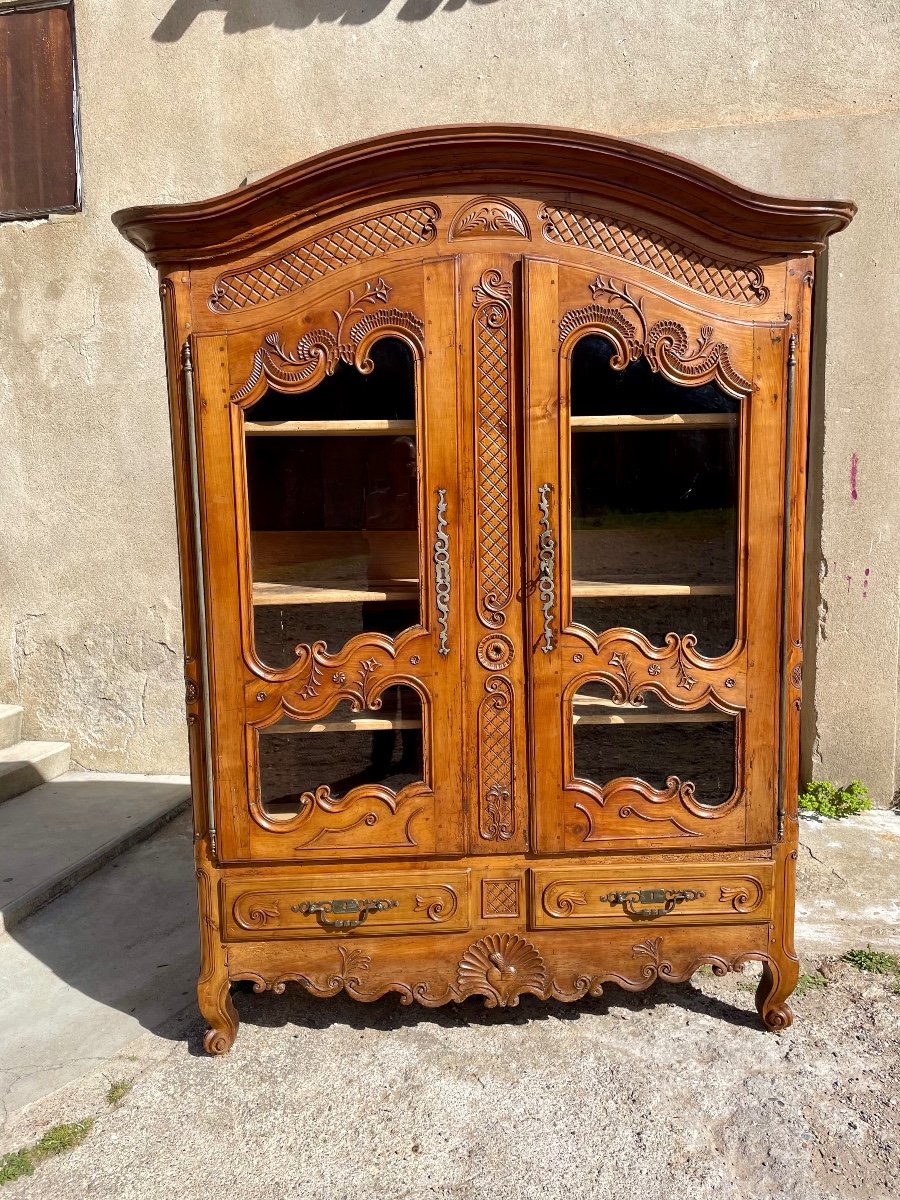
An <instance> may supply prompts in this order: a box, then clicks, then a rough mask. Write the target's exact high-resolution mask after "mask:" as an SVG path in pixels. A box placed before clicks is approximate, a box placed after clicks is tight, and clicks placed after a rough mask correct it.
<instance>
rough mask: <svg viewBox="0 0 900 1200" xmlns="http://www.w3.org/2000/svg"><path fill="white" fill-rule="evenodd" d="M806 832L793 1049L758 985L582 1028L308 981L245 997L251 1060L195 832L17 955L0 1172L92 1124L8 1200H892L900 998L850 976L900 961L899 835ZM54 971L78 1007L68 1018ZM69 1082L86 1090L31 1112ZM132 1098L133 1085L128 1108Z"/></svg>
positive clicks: (541, 1009) (146, 851)
mask: <svg viewBox="0 0 900 1200" xmlns="http://www.w3.org/2000/svg"><path fill="white" fill-rule="evenodd" d="M166 838H169V839H172V840H171V841H170V842H168V843H166V844H163V839H166ZM179 839H181V841H179ZM801 839H802V844H803V850H802V852H801V855H800V859H799V872H800V898H799V916H798V949H799V951H800V954H801V958H802V960H803V968H804V970H805V971H806V972H807V973H808V974H810V975H812V976H813V977H814V978H815V980H818V981H820V982H810V981H809V980H807V981H806V984H805V989H804V990H803V993H802V994H801V995H798V996H797V997H796V998H795V1001H794V1008H795V1024H794V1026H793V1028H792V1029H791V1030H790V1031H789V1032H787V1033H785V1034H783V1035H780V1036H775V1035H772V1034H765V1033H763V1032H762V1031H761V1030H760V1029H759V1028H758V1027H757V1023H756V1016H755V1012H754V1009H753V990H754V986H755V982H754V979H753V978H752V977H751V975H750V973H749V971H748V974H747V975H746V976H740V975H736V976H727V977H726V978H724V979H716V978H715V977H714V976H712V975H711V974H705V973H701V974H699V975H698V976H697V977H696V978H695V980H694V981H693V982H692V983H690V984H682V985H677V986H670V985H658V986H656V987H655V988H654V989H653V990H651V991H650V992H647V993H643V994H638V995H630V994H624V993H622V992H620V991H618V990H617V989H616V988H614V987H610V988H609V989H608V990H607V993H606V994H605V995H604V996H603V997H601V998H600V999H599V1000H596V1001H587V1002H582V1003H581V1004H579V1005H575V1006H571V1007H570V1006H565V1005H557V1004H549V1005H542V1004H539V1003H538V1002H536V1001H532V1000H531V999H530V998H529V997H525V998H524V999H523V1001H522V1004H521V1006H520V1008H519V1009H516V1010H512V1011H508V1012H493V1013H492V1012H486V1011H485V1010H484V1009H483V1008H482V1007H480V1005H479V1004H478V1002H473V1003H470V1004H467V1005H465V1006H463V1007H462V1008H461V1009H458V1010H457V1009H449V1010H422V1009H418V1008H412V1009H407V1008H401V1007H400V1006H399V1005H398V1004H397V1003H396V1001H395V1000H393V999H386V1000H384V1001H381V1002H379V1003H377V1004H375V1005H372V1006H361V1005H356V1004H354V1003H352V1002H350V1001H347V1000H342V999H337V1000H334V1001H324V1002H323V1001H316V1000H313V999H311V998H309V997H308V996H306V994H305V993H303V992H300V991H297V990H293V991H292V989H291V988H290V987H289V988H288V991H287V992H286V993H285V995H284V996H281V997H278V996H273V995H271V994H268V993H267V994H264V995H262V996H255V995H253V994H252V993H250V992H247V993H241V994H240V995H238V997H237V1004H238V1007H239V1009H240V1011H241V1014H242V1026H241V1030H240V1033H239V1035H238V1039H237V1042H236V1044H235V1047H234V1049H233V1050H232V1052H231V1054H230V1055H229V1056H228V1057H227V1058H224V1059H210V1058H207V1057H206V1056H204V1055H203V1054H202V1052H201V1050H200V1035H201V1032H202V1024H201V1022H200V1021H199V1019H198V1018H197V1017H196V1014H195V1012H194V1010H193V1007H192V1005H190V1004H188V1006H187V1007H185V1004H184V1001H185V999H186V998H187V999H188V1000H189V999H190V996H188V997H185V995H184V993H185V991H187V992H190V991H191V990H192V986H193V974H194V970H195V965H194V953H195V952H194V950H193V939H194V937H195V934H194V929H193V920H194V918H193V907H192V906H193V895H192V888H193V876H192V872H191V871H190V865H189V861H187V860H188V859H189V839H188V837H187V832H186V830H185V828H184V826H183V822H181V821H180V820H179V821H177V822H173V824H172V825H171V826H169V827H168V828H167V829H166V830H164V831H162V832H161V833H160V834H157V835H156V836H155V837H154V838H153V839H151V841H149V842H147V843H145V844H144V845H143V846H141V847H138V848H136V849H135V850H133V851H130V852H129V853H128V854H126V855H123V856H122V858H121V859H120V860H118V866H117V867H116V865H115V864H114V865H113V866H111V867H107V868H105V869H104V870H103V871H102V872H100V873H99V874H98V875H96V876H94V877H93V878H92V880H90V881H88V882H86V883H85V884H82V885H81V886H80V887H79V888H78V889H76V891H75V892H74V893H72V894H71V895H70V896H68V897H64V898H63V899H62V900H59V901H56V902H55V903H54V905H53V906H51V907H50V908H49V909H46V910H44V912H43V913H39V914H37V915H36V916H35V917H32V918H31V919H30V920H29V921H26V922H24V923H23V925H22V926H20V927H19V928H18V929H17V930H14V931H13V932H14V933H15V934H17V935H18V937H19V938H20V939H21V940H20V941H19V942H18V943H17V944H14V946H13V944H12V942H11V938H9V939H7V940H6V941H4V942H3V943H0V978H5V979H7V980H9V978H10V977H9V975H8V974H7V975H4V974H3V972H4V970H5V969H8V963H7V956H8V955H11V954H12V953H13V949H14V950H15V952H16V953H18V954H19V958H18V959H17V962H18V967H19V974H18V976H17V979H18V991H19V992H20V993H21V994H22V996H23V997H25V998H26V999H25V1000H23V1001H22V1005H23V1007H22V1009H20V1011H19V1014H17V1017H18V1019H19V1021H20V1022H21V1028H22V1030H23V1034H22V1038H21V1042H20V1043H19V1044H20V1047H21V1049H20V1051H19V1052H18V1057H17V1058H16V1060H15V1062H14V1063H13V1064H12V1066H13V1073H14V1074H15V1075H16V1082H15V1084H14V1086H13V1088H12V1090H11V1091H9V1090H8V1095H7V1102H8V1104H9V1107H10V1112H9V1114H8V1116H7V1118H6V1123H5V1126H4V1128H3V1130H2V1133H0V1154H2V1153H3V1152H5V1151H7V1150H10V1149H13V1148H15V1147H17V1146H19V1145H22V1144H25V1143H27V1142H29V1141H31V1140H34V1139H35V1138H37V1137H39V1136H40V1133H41V1132H42V1130H44V1129H46V1128H47V1126H48V1125H50V1124H52V1123H54V1122H56V1121H62V1120H69V1121H71V1120H76V1119H78V1118H80V1117H83V1116H88V1115H95V1116H96V1117H97V1122H96V1125H95V1126H94V1128H93V1130H92V1131H91V1133H90V1134H89V1136H88V1138H87V1139H86V1141H85V1142H84V1143H83V1144H82V1145H81V1146H80V1147H78V1148H77V1149H75V1150H74V1151H72V1152H71V1153H69V1154H68V1155H65V1156H62V1157H60V1158H58V1159H55V1160H52V1161H49V1162H47V1163H45V1164H44V1165H43V1166H40V1167H39V1168H38V1170H37V1172H36V1174H35V1175H34V1176H32V1177H30V1178H26V1179H22V1180H20V1181H18V1182H15V1183H11V1184H7V1185H6V1187H5V1188H4V1190H3V1200H16V1198H19V1197H23V1198H24V1197H29V1198H31V1197H40V1198H41V1200H79V1198H81V1197H103V1198H105V1197H110V1198H111V1197H116V1198H117V1200H131V1198H135V1200H138V1198H140V1200H145V1198H146V1200H169V1198H170V1197H171V1198H172V1200H176V1198H177V1200H205V1198H206V1197H210V1200H211V1198H212V1197H216V1200H219V1198H220V1197H222V1196H226V1195H227V1196H230V1197H235V1198H236V1200H242V1198H243V1197H247V1198H250V1197H252V1198H253V1200H256V1198H260V1200H266V1198H269V1197H271V1198H272V1200H274V1198H276V1197H278V1198H282V1197H285V1198H287V1197H290V1198H297V1200H307V1198H309V1200H312V1198H314V1197H315V1198H316V1200H319V1198H320V1197H327V1198H328V1200H345V1198H346V1200H350V1198H351V1197H353V1198H354V1200H419V1198H422V1200H425V1198H431V1197H436V1198H437V1197H440V1198H444V1197H446V1198H448V1200H451V1198H452V1200H480V1198H481V1197H490V1198H491V1200H507V1198H508V1200H519V1198H524V1200H531V1198H532V1197H541V1200H556V1198H557V1197H559V1198H561V1200H562V1198H563V1197H564V1198H565V1200H605V1197H607V1196H608V1197H613V1196H615V1197H616V1200H620V1197H622V1196H628V1195H629V1194H635V1193H639V1194H640V1195H642V1196H646V1197H650V1198H655V1197H658V1196H663V1195H667V1196H672V1197H673V1198H680V1197H681V1196H688V1195H690V1196H691V1197H692V1198H694V1200H706V1198H707V1197H709V1198H710V1200H713V1198H715V1200H723V1198H724V1197H728V1200H769V1198H772V1200H832V1198H834V1200H837V1198H840V1200H845V1198H853V1200H856V1198H858V1200H887V1198H888V1197H892V1198H893V1197H895V1196H896V1195H897V1194H898V1192H900V990H898V988H900V984H898V982H897V980H896V979H895V978H894V977H892V976H887V975H885V976H881V975H872V974H865V973H860V972H858V971H856V970H854V968H852V967H851V966H849V965H847V964H845V963H843V962H840V961H839V960H838V959H837V957H836V956H837V955H838V954H840V953H841V952H842V951H843V950H846V949H848V948H851V947H854V946H864V945H865V944H866V943H867V942H871V943H872V945H873V946H875V947H876V948H878V949H892V950H893V951H894V952H895V953H896V952H898V951H900V920H898V916H900V904H898V898H900V815H898V814H895V813H873V814H868V815H867V816H865V817H861V818H856V819H854V820H851V821H848V822H842V823H840V824H836V823H833V822H828V823H822V824H816V823H813V822H809V821H804V822H802V825H801ZM157 844H158V846H159V858H158V859H157V860H156V866H157V868H158V870H159V876H158V879H157V880H156V884H155V887H156V892H157V895H156V900H155V903H149V908H148V911H147V912H146V913H145V914H144V916H143V918H142V920H141V923H139V924H138V926H136V927H135V926H133V925H132V921H133V920H135V919H136V917H135V913H134V911H133V908H129V907H128V904H129V902H128V896H129V895H131V894H133V892H134V894H136V893H140V892H141V889H142V888H143V892H142V893H141V897H142V898H141V901H140V902H141V904H142V905H147V904H148V898H149V896H150V893H151V892H152V890H153V887H154V882H153V877H154V869H152V866H151V859H150V858H149V857H148V855H151V854H152V853H153V847H154V845H157ZM182 859H185V861H184V862H183V863H182V862H181V860H182ZM166 864H169V865H168V866H166ZM179 871H180V872H181V873H180V874H179ZM116 872H118V873H117V874H116ZM130 880H133V881H134V883H135V888H134V889H132V888H131V887H129V886H128V883H129V881H130ZM91 886H93V887H95V888H98V889H101V890H100V891H97V892H95V893H94V895H93V898H92V899H91V900H90V904H89V905H88V906H87V907H89V908H94V909H96V906H97V905H98V903H99V902H100V900H101V899H102V896H103V892H102V889H103V888H104V887H107V888H109V889H112V890H111V891H110V892H109V893H108V895H109V897H110V898H111V899H112V904H110V903H109V902H107V904H106V906H105V907H106V911H107V912H109V913H111V914H114V917H113V916H110V917H108V918H107V923H108V926H109V928H108V930H107V933H106V935H105V937H104V940H102V941H101V942H97V941H96V939H97V936H98V930H97V928H96V926H94V927H91V926H89V925H88V926H87V927H79V925H78V922H79V920H80V919H82V920H83V919H84V913H85V910H84V909H83V908H79V907H78V905H77V901H78V897H79V893H81V892H83V891H84V889H87V888H88V887H91ZM135 903H137V901H135ZM67 904H68V905H69V908H68V909H66V908H64V907H63V906H65V905H67ZM41 921H43V922H45V926H44V927H43V933H42V935H41V936H37V935H34V934H31V933H30V932H29V931H30V930H32V929H33V928H34V927H35V926H38V923H40V922H41ZM54 927H55V928H56V930H57V933H56V935H55V937H53V938H51V936H50V929H51V928H54ZM154 930H160V931H164V932H162V933H161V935H157V934H156V933H155V932H154ZM26 935H28V936H26ZM188 935H190V936H188ZM117 937H118V939H119V946H118V947H117V945H116V939H117ZM29 938H30V940H29ZM67 938H68V939H70V940H71V941H72V942H73V943H79V939H80V943H79V949H80V951H81V953H82V955H90V956H91V957H92V958H93V959H95V960H97V964H96V966H95V967H94V968H92V969H91V972H89V977H88V978H85V976H84V975H81V976H79V975H78V973H77V971H74V970H73V968H72V967H71V963H72V961H73V960H74V958H75V955H74V947H73V949H72V951H71V952H70V955H69V957H68V958H67V956H66V955H65V954H62V953H59V952H58V950H57V952H56V956H55V957H54V956H53V955H51V953H50V950H49V949H48V942H49V943H53V944H54V945H56V946H57V947H59V945H61V944H62V943H64V942H65V941H66V939H67ZM98 945H100V946H101V951H100V953H98V952H97V946H98ZM189 945H190V949H189V950H188V946H189ZM41 955H44V956H45V957H44V959H42V958H41V957H40V956H41ZM29 957H31V958H32V959H33V962H32V964H31V965H30V966H29V963H28V958H29ZM160 964H163V965H160ZM67 972H69V974H68V978H67ZM54 975H56V976H57V978H61V979H62V980H63V981H64V983H67V984H68V988H66V987H60V988H59V989H58V990H57V992H56V994H55V997H52V998H51V999H50V1000H48V999H47V998H46V997H45V996H44V995H43V994H42V993H43V992H45V991H47V989H49V988H51V987H52V986H54V985H53V983H52V979H53V976H54ZM113 979H117V980H118V983H117V984H115V985H113V984H112V983H111V982H110V981H111V980H113ZM82 989H84V990H82ZM28 998H30V1000H31V1006H33V1009H32V1011H33V1013H37V1014H38V1017H37V1019H34V1018H33V1017H32V1016H31V1015H30V1014H29V1012H28V1009H29V1007H31V1006H30V1005H29V1004H28V1003H27V999H28ZM129 1006H130V1008H132V1009H133V1010H134V1011H133V1012H132V1011H126V1010H127V1009H129ZM54 1009H55V1011H56V1013H57V1019H56V1021H55V1023H54V1020H53V1016H52V1012H51V1010H54ZM164 1010H168V1012H169V1015H168V1017H166V1018H165V1019H164V1020H163V1013H164ZM3 1011H4V1014H5V1013H7V1012H8V1011H9V1010H8V1009H7V1008H6V1004H5V1003H4V1007H3ZM160 1020H162V1024H161V1025H158V1026H157V1027H156V1029H155V1031H154V1032H144V1033H141V1034H140V1036H138V1037H136V1038H135V1037H133V1036H130V1035H133V1034H134V1032H136V1031H137V1030H138V1029H139V1023H142V1024H144V1025H145V1026H153V1025H154V1023H156V1022H158V1021H160ZM3 1024H4V1025H5V1024H6V1016H5V1015H4V1018H3ZM107 1027H109V1029H114V1030H117V1032H115V1034H114V1035H110V1034H109V1032H108V1030H107ZM4 1036H5V1035H4ZM6 1045H7V1046H8V1045H9V1043H8V1042H7V1043H6ZM2 1049H3V1043H2V1042H0V1050H2ZM48 1056H55V1062H56V1067H57V1069H58V1070H60V1071H62V1072H63V1074H62V1075H56V1076H53V1075H52V1072H48V1067H52V1066H53V1063H52V1062H48V1061H46V1060H47V1059H48ZM29 1063H32V1064H33V1065H32V1066H29ZM66 1064H68V1072H69V1075H68V1077H69V1082H67V1083H66V1084H65V1086H63V1087H61V1088H58V1089H57V1090H56V1091H53V1092H51V1093H49V1094H46V1095H43V1096H42V1097H41V1098H40V1099H37V1100H35V1101H34V1102H32V1103H30V1104H27V1106H25V1107H16V1106H17V1104H19V1103H20V1102H21V1101H22V1098H23V1097H26V1096H28V1095H29V1094H33V1093H34V1092H35V1091H41V1090H45V1091H46V1089H47V1088H48V1086H50V1084H51V1083H53V1082H54V1081H56V1082H59V1080H60V1079H61V1078H63V1077H64V1075H65V1071H64V1068H65V1067H66ZM6 1065H7V1064H6V1062H5V1061H4V1062H3V1066H4V1067H5V1066H6ZM29 1072H31V1074H29ZM76 1076H77V1077H76ZM120 1079H125V1080H128V1081H130V1082H132V1083H133V1087H132V1089H131V1091H130V1092H129V1094H128V1095H127V1096H126V1097H125V1099H124V1100H122V1101H121V1103H120V1104H119V1105H118V1106H110V1105H109V1104H108V1103H107V1102H106V1100H105V1094H106V1092H107V1089H108V1088H109V1086H110V1083H111V1082H113V1081H116V1080H120ZM29 1080H31V1081H32V1082H31V1084H30V1085H29ZM38 1080H40V1082H38Z"/></svg>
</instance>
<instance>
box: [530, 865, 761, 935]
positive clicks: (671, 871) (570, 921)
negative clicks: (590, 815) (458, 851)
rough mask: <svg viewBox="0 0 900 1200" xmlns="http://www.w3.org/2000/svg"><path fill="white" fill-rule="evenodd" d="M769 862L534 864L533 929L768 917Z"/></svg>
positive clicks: (531, 903)
mask: <svg viewBox="0 0 900 1200" xmlns="http://www.w3.org/2000/svg"><path fill="white" fill-rule="evenodd" d="M773 872H774V867H773V864H772V863H762V862H757V863H753V864H752V866H745V865H743V864H739V863H735V864H731V863H729V864H727V865H721V866H719V865H716V864H715V863H713V864H709V865H707V864H703V865H702V866H700V865H696V864H695V865H690V864H688V863H679V864H678V866H668V867H666V866H658V867H634V866H629V867H622V868H620V869H618V870H617V869H614V868H601V869H599V870H598V869H593V870H592V869H590V868H584V867H583V868H581V869H572V870H558V869H552V868H547V869H536V870H532V871H531V872H530V888H529V894H530V925H531V928H532V929H559V928H561V927H563V926H568V927H569V928H571V929H587V928H591V927H595V928H596V927H600V926H616V925H634V924H661V925H674V924H677V925H685V924H688V925H689V924H692V923H696V924H706V925H709V924H712V923H713V922H717V921H729V922H731V921H754V922H757V921H768V920H769V918H770V916H771V913H772V883H773Z"/></svg>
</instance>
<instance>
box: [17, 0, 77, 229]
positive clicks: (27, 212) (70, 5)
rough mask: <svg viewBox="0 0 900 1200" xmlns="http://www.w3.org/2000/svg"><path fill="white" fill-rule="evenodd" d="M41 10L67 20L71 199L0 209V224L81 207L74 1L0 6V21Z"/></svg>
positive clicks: (27, 0) (30, 1)
mask: <svg viewBox="0 0 900 1200" xmlns="http://www.w3.org/2000/svg"><path fill="white" fill-rule="evenodd" d="M44 8H64V9H66V10H67V14H68V18H69V35H70V41H71V45H72V136H73V151H74V157H75V199H74V201H73V202H72V203H71V204H60V205H56V206H53V207H51V208H26V209H21V210H13V209H4V208H0V222H3V221H39V220H46V218H47V217H50V216H54V215H56V214H61V213H80V212H82V211H83V208H84V197H83V192H82V170H81V106H80V103H79V94H80V89H79V86H78V46H77V40H76V35H75V0H18V3H14V4H4V5H0V20H2V19H3V18H4V17H7V16H10V15H14V14H15V13H23V12H37V11H38V10H40V9H44Z"/></svg>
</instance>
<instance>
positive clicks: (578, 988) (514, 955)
mask: <svg viewBox="0 0 900 1200" xmlns="http://www.w3.org/2000/svg"><path fill="white" fill-rule="evenodd" d="M336 949H337V952H338V955H339V957H340V962H339V964H338V966H337V969H336V970H335V972H334V973H333V974H327V973H326V974H323V975H321V976H317V977H311V976H308V975H303V974H301V973H300V972H293V971H292V972H285V973H282V974H278V975H276V976H274V977H267V976H264V975H260V974H259V973H258V972H256V971H237V972H235V973H234V974H232V975H231V979H232V980H236V979H248V980H251V981H252V983H253V990H254V991H255V992H264V991H267V990H271V991H273V992H275V993H276V994H281V993H282V992H283V991H284V989H285V986H286V984H287V983H289V982H294V983H299V984H300V986H301V987H304V988H306V990H307V991H308V992H310V993H311V994H312V995H313V996H317V997H320V998H322V999H330V998H331V997H333V996H336V995H337V994H338V992H340V991H346V993H347V995H348V996H350V997H351V998H352V999H354V1000H360V1001H363V1002H364V1003H371V1002H373V1001H375V1000H380V999H381V998H382V997H383V996H386V995H388V994H389V993H391V992H393V993H395V994H397V995H399V997H400V1002H401V1004H412V1003H414V1002H415V1003H418V1004H421V1005H424V1006H425V1007H426V1008H438V1007H440V1006H441V1005H444V1004H449V1003H455V1004H460V1003H462V1002H463V1001H464V1000H468V999H470V998H471V997H473V996H481V997H483V998H484V1004H485V1008H515V1007H516V1006H517V1005H518V1003H519V1000H520V998H521V997H522V996H523V995H531V996H535V997H537V998H538V999H540V1000H550V999H553V1000H562V1001H564V1002H566V1003H571V1002H572V1001H575V1000H581V999H583V998H584V997H585V996H593V997H596V996H600V995H602V993H603V984H604V983H616V984H618V985H619V987H622V988H625V989H626V990H627V991H629V992H639V991H643V990H644V989H645V988H648V987H650V985H651V984H653V983H656V982H657V980H666V981H668V982H670V983H678V982H682V981H684V980H687V979H690V978H691V976H692V975H694V974H695V973H696V972H697V971H698V970H699V969H700V967H702V966H709V967H711V968H712V971H713V974H714V975H719V976H721V975H727V974H728V972H729V971H741V970H742V969H743V967H744V966H745V965H746V964H747V963H748V962H752V961H757V962H763V963H765V964H769V965H771V964H772V959H771V958H770V957H769V956H768V955H766V954H762V953H760V952H758V951H750V952H743V953H740V954H737V955H734V956H725V955H720V954H701V955H696V956H690V957H688V956H686V955H685V954H684V953H683V952H682V953H681V954H679V955H678V956H677V957H678V958H679V959H680V960H681V961H679V962H678V963H675V962H674V961H672V959H674V958H675V957H676V956H675V955H673V956H672V959H670V958H668V957H663V938H662V937H653V938H647V939H646V940H645V941H642V942H638V943H637V944H636V945H635V946H633V947H632V957H633V958H634V959H635V960H636V975H630V974H623V973H621V972H618V971H609V970H603V971H601V972H599V973H597V974H589V973H588V972H584V973H582V974H577V973H573V972H571V971H566V972H563V974H562V976H559V975H557V974H556V972H555V967H554V965H553V964H552V963H548V962H547V960H546V959H545V958H544V955H543V954H542V953H541V950H540V949H539V948H538V947H537V946H535V945H534V944H533V943H532V942H530V941H529V940H528V939H527V938H524V937H522V936H521V935H520V934H517V933H490V934H486V935H485V936H484V937H481V938H479V939H478V940H477V941H475V942H473V943H472V944H471V945H470V946H469V947H468V948H467V949H466V950H465V951H464V952H463V954H462V956H461V957H460V959H459V962H458V964H457V967H456V976H455V978H454V979H452V980H447V981H442V982H440V983H439V984H438V985H437V986H434V984H433V983H432V981H430V980H425V981H419V982H405V981H403V980H400V979H390V978H388V979H384V978H378V979H376V980H373V981H372V982H371V983H370V982H369V977H368V972H369V970H370V967H371V964H372V955H371V954H367V953H366V952H365V951H364V950H362V949H361V948H359V947H356V946H347V945H338V946H337V947H336ZM637 963H640V966H637ZM564 979H565V982H564ZM367 985H368V986H367ZM764 1019H765V1018H764ZM789 1023H790V1019H789V1017H788V1018H787V1019H786V1020H783V1021H779V1022H776V1021H774V1020H773V1021H771V1026H772V1027H776V1028H784V1027H786V1025H787V1024H789Z"/></svg>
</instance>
